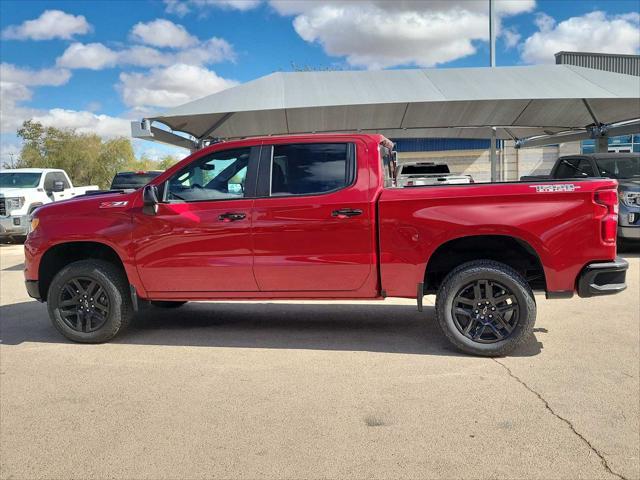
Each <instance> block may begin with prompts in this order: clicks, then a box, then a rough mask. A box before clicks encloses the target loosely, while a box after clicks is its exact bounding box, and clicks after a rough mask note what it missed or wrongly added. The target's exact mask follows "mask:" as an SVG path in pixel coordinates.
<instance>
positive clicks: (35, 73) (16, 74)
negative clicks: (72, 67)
mask: <svg viewBox="0 0 640 480" xmlns="http://www.w3.org/2000/svg"><path fill="white" fill-rule="evenodd" d="M70 78H71V72H70V71H69V70H65V69H63V68H43V69H41V70H33V69H31V68H21V67H17V66H15V65H13V64H11V63H4V62H3V63H1V64H0V79H1V80H2V82H8V83H19V84H22V85H30V86H38V85H50V86H54V87H57V86H60V85H64V84H65V83H67V82H68V81H69V79H70Z"/></svg>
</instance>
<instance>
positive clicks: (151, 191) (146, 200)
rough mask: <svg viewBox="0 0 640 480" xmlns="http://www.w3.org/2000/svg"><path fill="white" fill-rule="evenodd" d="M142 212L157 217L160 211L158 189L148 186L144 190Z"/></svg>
mask: <svg viewBox="0 0 640 480" xmlns="http://www.w3.org/2000/svg"><path fill="white" fill-rule="evenodd" d="M142 204H143V205H144V206H143V207H142V211H143V212H144V213H146V214H147V215H155V214H156V213H157V211H158V187H156V186H155V185H147V186H145V187H144V188H143V189H142Z"/></svg>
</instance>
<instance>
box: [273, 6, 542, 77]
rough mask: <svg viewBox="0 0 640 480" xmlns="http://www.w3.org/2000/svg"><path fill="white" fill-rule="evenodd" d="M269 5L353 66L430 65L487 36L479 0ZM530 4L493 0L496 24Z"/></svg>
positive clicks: (470, 51)
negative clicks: (290, 17)
mask: <svg viewBox="0 0 640 480" xmlns="http://www.w3.org/2000/svg"><path fill="white" fill-rule="evenodd" d="M270 4H271V6H272V7H273V8H274V9H275V10H276V11H277V12H278V13H280V14H281V15H294V16H295V18H294V20H293V26H294V28H295V30H296V32H297V33H298V35H300V37H302V38H303V39H304V40H306V41H308V42H317V43H319V44H320V45H322V47H323V48H324V50H325V52H326V53H327V54H328V55H332V56H344V57H346V60H347V62H348V63H349V64H350V65H353V66H357V67H366V68H371V69H376V68H385V67H391V66H396V65H418V66H423V67H429V66H434V65H438V64H442V63H446V62H450V61H453V60H456V59H458V58H462V57H465V56H468V55H472V54H474V53H475V52H476V46H475V44H474V42H476V41H486V40H488V37H489V29H488V24H489V20H488V2H486V1H483V0H457V1H446V0H430V1H428V0H424V1H420V0H406V1H390V0H361V1H338V0H331V1H327V2H322V3H319V2H299V1H291V0H271V2H270ZM534 7H535V0H520V1H515V0H514V1H503V2H497V16H498V23H500V20H501V18H503V17H505V16H508V15H515V14H518V13H523V12H528V11H531V10H532V9H533V8H534ZM452 26H454V28H452Z"/></svg>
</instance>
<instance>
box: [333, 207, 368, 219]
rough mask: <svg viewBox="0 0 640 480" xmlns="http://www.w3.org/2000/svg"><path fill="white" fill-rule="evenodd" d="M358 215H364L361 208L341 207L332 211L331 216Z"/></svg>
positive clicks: (345, 216)
mask: <svg viewBox="0 0 640 480" xmlns="http://www.w3.org/2000/svg"><path fill="white" fill-rule="evenodd" d="M357 215H362V210H360V209H359V208H340V209H338V210H334V211H333V212H331V216H332V217H337V218H348V217H355V216H357Z"/></svg>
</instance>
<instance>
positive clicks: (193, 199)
mask: <svg viewBox="0 0 640 480" xmlns="http://www.w3.org/2000/svg"><path fill="white" fill-rule="evenodd" d="M258 154H259V147H258V148H238V149H233V150H223V151H218V152H214V153H210V154H207V155H205V156H204V157H202V158H200V159H198V160H195V161H194V162H192V163H190V164H189V165H187V166H186V167H185V168H183V169H181V170H180V171H179V172H178V173H176V174H174V175H173V176H172V177H171V178H170V179H169V180H168V181H167V182H165V183H164V184H163V186H162V190H163V191H162V198H163V201H162V202H161V203H159V204H158V208H157V213H156V215H148V214H145V213H144V212H142V211H139V212H136V213H135V214H134V221H135V222H136V224H137V225H136V234H135V237H136V238H135V239H134V249H135V257H136V264H137V266H138V272H139V274H140V277H141V279H142V283H143V285H144V287H145V289H146V290H147V291H148V292H150V293H154V292H243V291H246V292H251V291H257V290H258V286H257V284H256V281H255V278H254V276H253V271H252V263H253V249H252V243H251V214H252V206H253V202H254V200H253V198H251V197H253V191H252V190H253V189H254V188H255V185H252V184H253V183H254V182H253V181H249V180H248V178H255V168H256V167H257V157H258Z"/></svg>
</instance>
